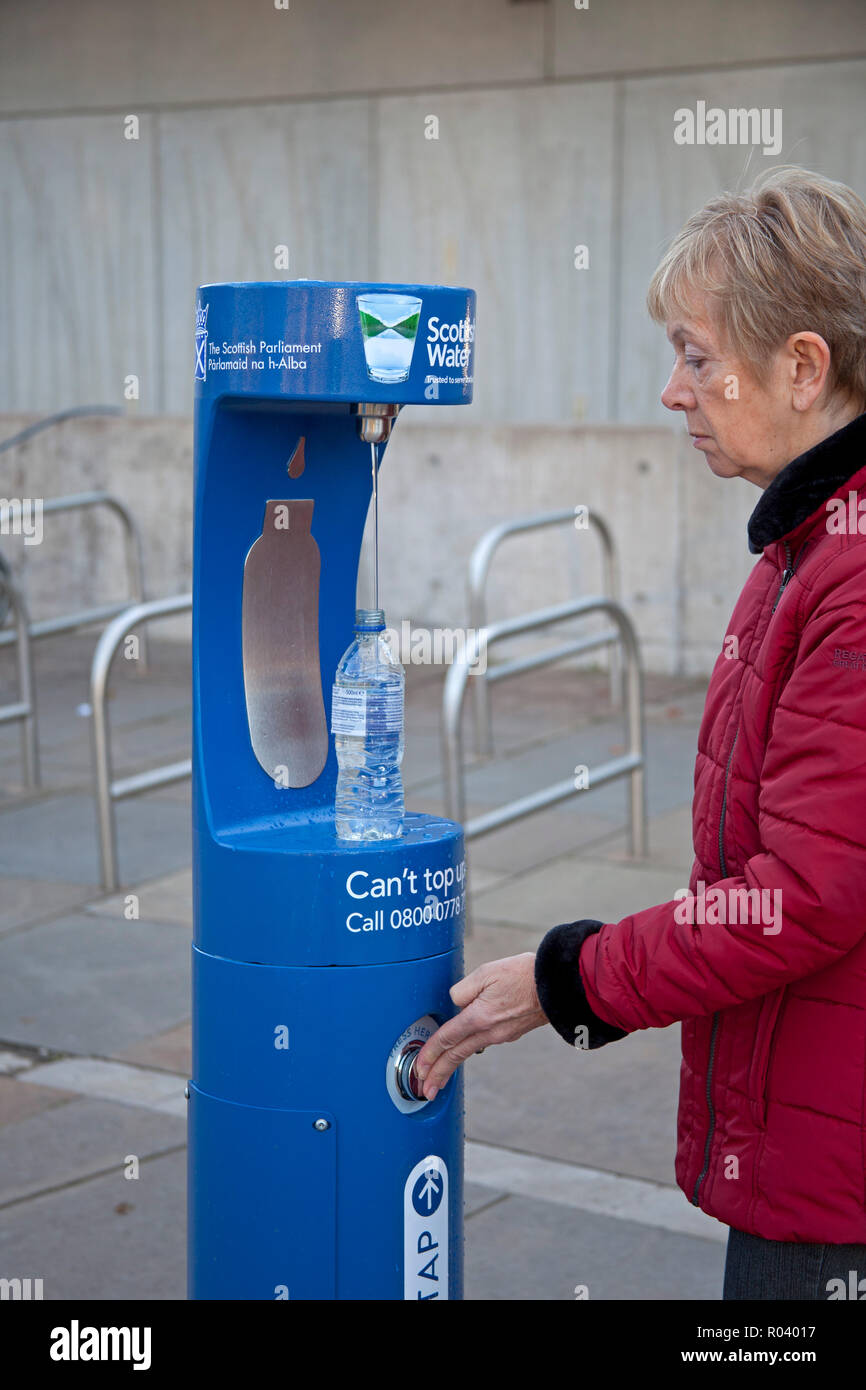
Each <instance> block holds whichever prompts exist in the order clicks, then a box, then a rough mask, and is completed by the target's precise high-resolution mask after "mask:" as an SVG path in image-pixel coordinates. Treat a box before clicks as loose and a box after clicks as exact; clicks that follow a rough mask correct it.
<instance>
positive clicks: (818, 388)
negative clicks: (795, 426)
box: [783, 332, 830, 410]
mask: <svg viewBox="0 0 866 1390" xmlns="http://www.w3.org/2000/svg"><path fill="white" fill-rule="evenodd" d="M783 351H784V352H785V353H786V354H787V358H788V366H789V371H790V382H791V404H792V405H793V407H794V409H795V410H810V409H811V407H812V406H813V405H815V403H816V401H818V400H819V399H820V397H821V395H822V394H823V392H824V388H825V387H826V385H827V378H828V375H829V372H830V349H829V347H828V346H827V343H826V341H825V340H824V339H823V338H822V337H821V335H820V333H805V332H804V333H792V334H791V336H790V338H789V339H788V341H787V342H786V344H785V347H784V349H783Z"/></svg>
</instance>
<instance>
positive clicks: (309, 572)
mask: <svg viewBox="0 0 866 1390" xmlns="http://www.w3.org/2000/svg"><path fill="white" fill-rule="evenodd" d="M312 518H313V499H312V498H301V499H298V498H292V499H291V500H290V501H279V500H270V501H268V502H267V503H266V506H265V519H264V524H263V526H262V534H261V535H260V536H259V538H258V540H256V541H255V542H254V544H253V545H252V547H251V549H250V551H249V554H248V555H247V558H246V563H245V565H244V585H243V605H242V631H243V663H244V690H245V693H246V703H247V720H248V723H249V729H250V741H251V743H252V746H253V752H254V753H255V755H256V758H257V759H258V761H259V763H260V764H261V766H262V767H263V768H264V770H265V772H266V773H267V774H268V776H269V777H272V778H273V779H274V780H275V782H276V783H277V784H278V785H279V786H283V787H307V786H309V785H310V783H311V782H314V781H315V780H316V778H317V777H318V776H319V773H320V772H321V771H322V768H323V767H324V766H325V762H326V760H327V757H328V726H327V721H326V718H325V704H324V699H323V697H322V676H321V670H320V668H319V573H320V569H321V557H320V554H319V547H318V546H317V544H316V541H315V538H314V536H313V535H312V533H311V530H310V526H311V522H312Z"/></svg>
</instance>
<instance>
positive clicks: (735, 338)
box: [647, 165, 866, 404]
mask: <svg viewBox="0 0 866 1390" xmlns="http://www.w3.org/2000/svg"><path fill="white" fill-rule="evenodd" d="M704 296H706V297H707V300H708V306H707V307H708V311H709V312H710V314H711V317H712V319H713V321H714V322H715V323H716V324H717V326H718V327H719V328H721V330H722V332H723V334H724V335H725V337H726V339H727V342H728V345H729V346H730V347H731V348H732V349H733V351H734V352H736V353H737V355H738V356H739V357H741V358H742V359H743V360H744V361H745V362H747V363H748V365H749V366H750V367H751V368H752V370H753V372H754V374H755V376H756V378H757V380H758V381H759V382H763V383H766V380H767V377H768V374H769V365H770V358H771V356H772V354H773V353H774V352H775V350H776V349H777V348H779V347H780V346H781V345H782V343H784V342H785V341H786V339H787V338H788V337H790V335H791V334H792V333H797V332H807V331H808V332H812V333H819V334H820V335H821V337H822V338H823V339H824V341H825V342H826V343H827V346H828V347H829V349H830V358H831V361H830V374H829V377H828V383H827V396H828V398H829V397H830V396H834V395H836V394H837V393H839V394H840V395H844V396H846V397H849V398H854V399H856V400H858V401H860V402H862V403H864V404H866V204H864V203H863V202H862V201H861V199H860V198H858V196H857V194H856V193H854V192H853V190H852V189H850V188H848V187H847V186H846V185H845V184H844V183H835V182H833V180H832V179H825V178H823V177H822V176H821V175H820V174H813V173H810V172H809V170H807V169H799V168H797V167H796V166H794V165H783V166H780V167H779V168H776V169H771V170H769V171H768V172H767V173H766V174H763V175H761V177H759V178H758V179H756V181H755V182H754V183H753V184H752V186H751V188H749V189H747V190H746V192H744V193H723V194H722V195H721V196H720V197H718V198H713V199H712V200H711V201H710V202H709V203H707V204H706V206H705V207H703V208H701V209H700V211H698V212H695V213H692V215H691V217H690V218H689V219H688V221H687V222H686V224H685V226H684V227H683V228H682V229H681V231H679V232H678V233H677V235H676V237H675V238H674V240H673V242H672V243H671V245H670V247H669V248H668V251H667V252H666V254H665V256H664V257H663V259H662V261H661V263H660V265H659V267H658V269H657V270H656V272H655V274H654V275H653V278H652V280H651V282H650V287H649V291H648V293H647V308H648V309H649V312H650V314H651V316H652V318H653V319H655V321H656V322H657V323H665V322H666V321H668V320H670V319H672V318H673V317H674V316H675V315H676V314H678V313H683V312H685V313H693V312H694V309H695V307H696V299H699V298H701V297H704Z"/></svg>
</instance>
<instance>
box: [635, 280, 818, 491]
mask: <svg viewBox="0 0 866 1390" xmlns="http://www.w3.org/2000/svg"><path fill="white" fill-rule="evenodd" d="M696 312H697V317H695V318H689V317H683V318H681V319H677V320H671V321H669V322H668V323H667V324H666V328H667V335H668V339H669V341H670V342H671V344H672V345H673V348H674V351H675V352H676V361H675V362H674V367H673V371H672V372H671V375H670V379H669V381H668V384H667V386H666V387H665V389H664V391H663V392H662V397H661V399H662V404H663V405H665V406H667V408H668V410H681V411H683V413H684V414H685V417H686V421H685V423H686V429H687V430H688V432H689V434H690V435H691V436H692V442H693V443H694V446H695V448H696V449H699V450H700V451H701V453H702V454H703V455H704V456H705V458H706V460H707V463H708V464H709V466H710V468H711V469H712V471H713V472H714V473H715V474H717V475H718V476H719V477H720V478H736V477H741V478H748V479H749V481H750V482H753V483H756V484H757V485H758V486H759V487H766V486H767V485H768V483H770V482H771V481H772V479H773V478H774V477H775V476H776V474H777V473H778V472H779V471H780V469H782V468H784V466H785V464H786V463H789V462H790V461H791V459H792V458H795V457H796V455H797V454H798V453H799V452H800V449H799V447H798V425H799V420H798V419H797V418H796V412H795V411H794V410H793V409H792V399H791V378H790V361H789V354H786V352H785V351H784V350H781V351H780V352H778V353H777V354H776V355H775V356H774V358H773V361H772V364H771V368H770V374H769V378H768V381H767V384H766V386H762V385H761V384H759V383H758V381H756V379H755V377H754V374H753V373H752V371H751V370H750V368H749V367H748V366H747V364H746V363H744V362H741V361H739V360H738V359H737V358H736V357H735V356H734V355H733V354H732V352H731V351H730V349H729V348H726V347H725V346H724V345H723V342H722V339H721V336H720V334H719V332H718V330H717V329H716V328H715V327H714V326H713V324H712V322H711V320H710V318H709V316H708V315H707V314H706V312H705V311H704V310H703V306H699V307H698V309H697V311H696Z"/></svg>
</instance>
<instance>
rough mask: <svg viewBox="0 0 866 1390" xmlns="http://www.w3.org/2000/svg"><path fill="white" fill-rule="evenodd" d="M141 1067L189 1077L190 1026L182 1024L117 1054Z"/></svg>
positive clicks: (190, 1070)
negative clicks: (156, 1068) (154, 1068)
mask: <svg viewBox="0 0 866 1390" xmlns="http://www.w3.org/2000/svg"><path fill="white" fill-rule="evenodd" d="M118 1056H119V1057H121V1058H122V1059H123V1060H124V1061H127V1062H135V1063H136V1064H137V1065H138V1066H142V1067H159V1068H161V1069H162V1070H164V1071H172V1072H177V1073H178V1075H180V1076H184V1077H187V1078H188V1077H189V1076H190V1075H191V1073H192V1024H191V1023H182V1024H180V1026H179V1027H177V1028H169V1029H168V1030H167V1032H165V1033H158V1034H157V1036H156V1037H154V1038H145V1039H144V1041H143V1042H140V1043H135V1044H134V1045H133V1046H132V1047H128V1048H125V1049H124V1051H123V1052H121V1053H119V1054H118Z"/></svg>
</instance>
